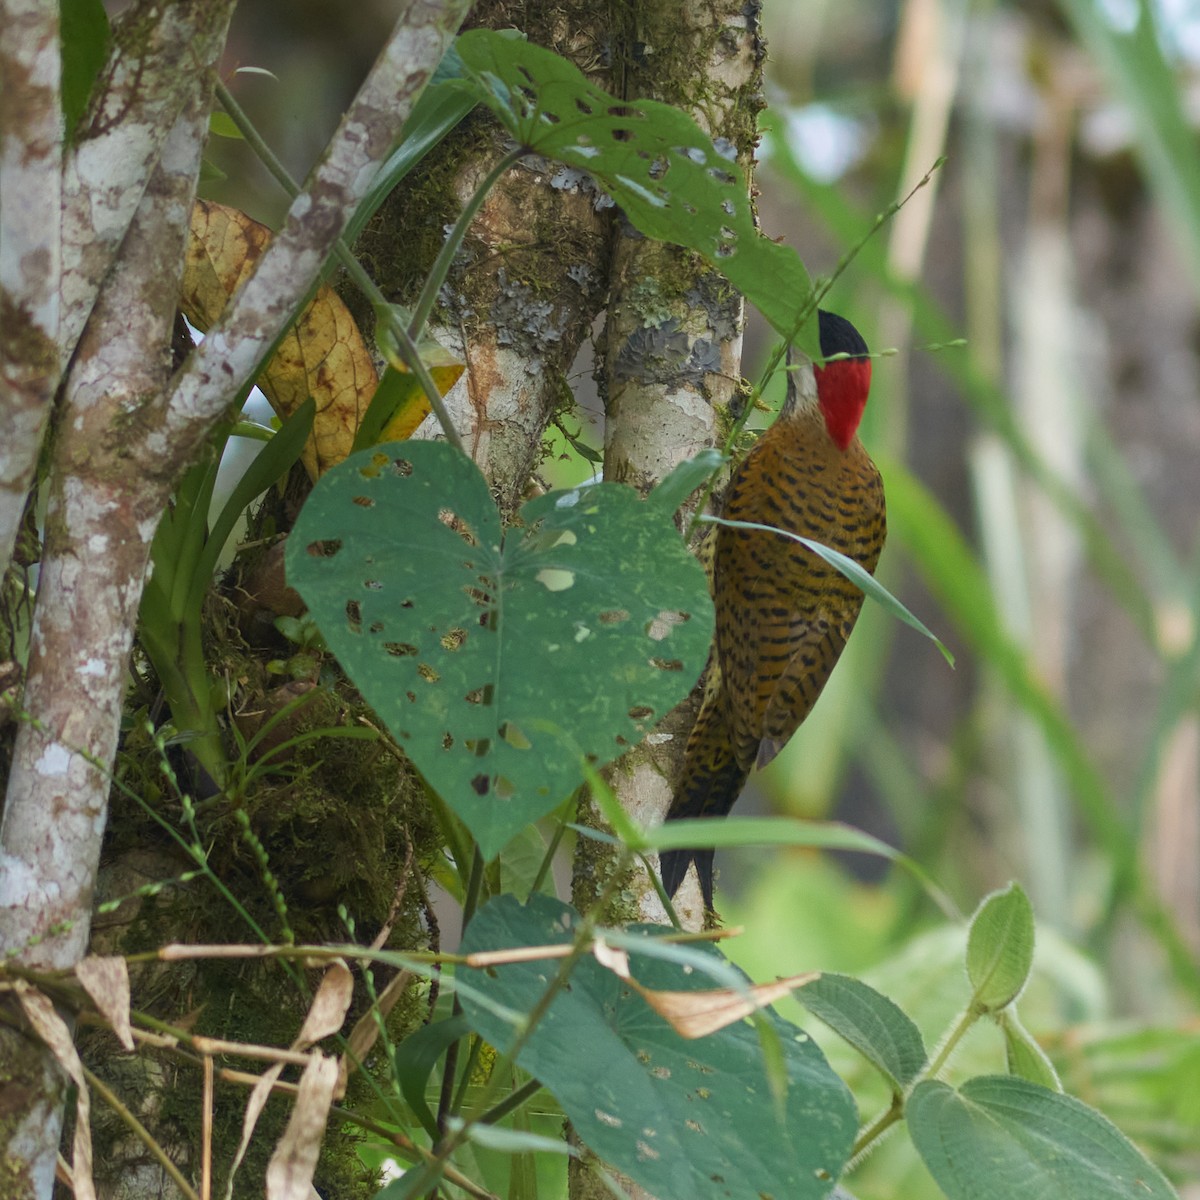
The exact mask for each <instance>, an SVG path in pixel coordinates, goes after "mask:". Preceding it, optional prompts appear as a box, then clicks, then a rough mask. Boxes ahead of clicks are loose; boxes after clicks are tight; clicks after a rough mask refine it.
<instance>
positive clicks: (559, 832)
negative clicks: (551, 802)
mask: <svg viewBox="0 0 1200 1200" xmlns="http://www.w3.org/2000/svg"><path fill="white" fill-rule="evenodd" d="M566 831H567V822H566V821H565V820H563V821H559V822H557V823H556V824H555V826H554V833H553V835H552V836H551V838H550V844H549V845H548V846H547V847H546V853H545V854H543V855H542V861H541V863H540V864H539V865H538V870H537V874H536V875H535V876H534V877H533V884H532V885H531V886H530V888H529V894H530V895H531V896H535V895H537V893H538V891H539V890H540V889H541V886H542V884H543V883H544V882H545V880H546V876H547V875H548V874H549V873H550V868H551V867H552V866H553V865H554V856H555V855H556V854H557V853H558V847H559V846H560V845H561V844H562V840H563V834H564V833H566Z"/></svg>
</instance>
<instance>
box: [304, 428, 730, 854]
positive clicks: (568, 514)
mask: <svg viewBox="0 0 1200 1200" xmlns="http://www.w3.org/2000/svg"><path fill="white" fill-rule="evenodd" d="M520 520H521V527H520V528H516V529H513V530H511V531H509V532H508V533H507V534H504V533H502V531H501V527H500V515H499V513H498V512H497V511H496V506H495V504H494V503H493V501H492V498H491V495H490V493H489V491H488V486H487V482H486V481H485V480H484V478H483V476H482V475H481V474H480V472H479V470H478V468H477V467H476V466H475V464H474V463H472V462H471V461H470V459H468V458H466V457H465V456H464V455H462V454H460V453H458V452H457V451H456V450H454V449H452V448H451V447H449V446H447V445H445V444H442V443H431V442H411V441H410V442H403V443H390V444H388V445H386V446H382V447H378V448H376V449H375V450H368V451H364V452H362V453H360V454H356V455H352V456H351V457H350V458H349V459H347V460H346V461H345V462H344V463H342V464H340V465H339V466H338V467H335V468H334V469H333V470H331V471H329V472H327V473H326V474H325V475H324V476H323V477H322V479H321V480H320V482H319V483H318V484H317V485H316V487H315V488H314V489H313V491H312V494H311V496H310V497H309V500H308V503H307V504H306V505H305V506H304V509H303V511H302V512H301V514H300V519H299V521H298V522H297V524H296V528H295V530H294V532H293V534H292V536H291V537H290V538H289V539H288V549H287V570H288V577H289V581H290V582H291V584H292V586H293V587H295V588H296V589H297V590H298V591H299V592H300V594H301V595H302V596H303V597H304V600H305V602H306V603H307V604H308V606H309V608H310V609H311V611H312V614H313V616H314V618H315V619H316V621H317V623H318V625H319V626H320V628H321V631H322V633H324V635H325V638H326V641H327V643H328V644H329V647H330V649H331V650H333V652H334V653H335V654H336V655H337V656H338V659H339V660H340V661H341V663H342V666H343V667H344V668H345V670H346V671H347V672H348V673H349V674H350V676H351V677H352V678H353V679H354V681H355V683H356V684H357V685H358V687H359V688H360V689H361V690H362V692H363V695H364V696H365V697H366V698H367V700H368V701H369V702H370V703H371V704H372V705H373V707H374V708H375V710H376V712H377V713H378V714H379V716H380V718H381V719H382V720H383V721H384V722H385V723H386V724H387V726H388V728H389V729H390V730H391V732H392V734H393V736H394V737H395V738H396V739H397V740H398V741H399V742H400V743H401V745H403V746H404V748H405V751H406V752H407V753H408V754H409V756H410V757H411V758H412V760H413V762H414V763H415V764H416V766H417V767H418V769H419V770H420V771H421V773H422V774H423V775H424V776H425V778H426V779H427V780H428V781H429V783H430V785H431V786H432V787H433V788H434V789H435V790H436V791H437V792H438V793H439V794H440V795H441V796H442V798H443V799H444V800H445V801H446V803H447V804H448V805H449V806H450V807H451V808H452V809H453V810H454V811H455V812H456V813H457V814H458V815H459V816H460V817H461V818H462V820H463V821H464V823H465V824H466V825H467V827H468V829H470V831H471V833H472V834H473V836H474V837H475V839H476V841H477V842H478V843H479V846H480V849H481V851H482V852H483V854H484V857H485V858H486V859H490V858H492V857H494V856H495V855H496V854H497V853H498V852H499V851H500V850H501V849H502V848H503V846H504V844H505V843H506V842H507V841H508V840H509V839H510V838H512V837H513V836H514V835H515V834H516V833H517V832H518V831H519V830H520V829H522V828H523V827H524V826H525V825H527V824H529V822H531V821H534V820H536V819H537V818H538V817H541V816H544V815H545V814H546V813H548V812H550V811H551V810H552V809H553V808H554V807H555V806H556V805H558V804H559V803H560V802H561V801H562V800H563V799H564V798H565V797H566V796H568V795H569V794H570V793H571V792H572V791H574V790H575V788H576V787H578V786H579V784H580V783H581V782H582V781H583V763H584V762H585V761H590V762H591V763H592V764H593V765H594V766H597V767H598V766H602V765H603V764H605V763H607V762H610V761H612V760H613V759H614V758H616V757H617V756H618V755H620V754H622V753H623V752H624V751H625V750H626V749H627V748H628V747H629V746H631V745H634V744H635V743H636V742H638V741H640V740H641V738H642V737H644V736H645V734H646V733H647V732H649V730H650V729H652V728H653V727H654V725H655V723H656V722H657V721H658V720H659V719H660V718H661V717H662V716H663V715H664V714H665V713H666V712H668V711H669V710H670V709H671V708H672V707H673V706H674V705H675V704H676V703H677V702H678V701H679V700H681V699H682V698H683V697H684V696H685V695H686V694H687V692H688V690H689V689H690V687H691V685H692V684H693V683H694V682H695V679H696V677H697V676H698V675H699V673H700V671H701V669H702V667H703V666H704V662H705V658H706V656H707V654H708V646H709V640H710V637H711V633H712V604H711V601H710V600H709V597H708V585H707V581H706V580H705V577H704V571H703V569H702V568H701V567H700V565H699V564H698V563H697V562H696V561H695V559H694V558H692V556H691V555H690V554H689V553H688V552H687V548H686V547H685V546H684V544H683V541H682V539H681V538H680V536H679V534H678V532H677V531H676V529H675V527H674V524H673V523H672V522H671V520H670V519H669V518H668V517H666V516H664V515H663V514H662V513H661V512H659V511H658V510H657V509H655V508H653V507H650V506H647V505H645V504H644V503H643V502H642V501H641V500H640V499H639V497H638V496H637V494H636V492H634V491H633V489H632V488H629V487H625V486H624V485H620V484H598V485H596V486H592V487H586V488H578V489H572V490H570V491H560V492H550V493H548V494H547V495H545V496H540V497H538V498H537V499H536V500H532V501H530V502H529V503H528V504H526V505H525V506H524V508H523V509H522V510H521V515H520Z"/></svg>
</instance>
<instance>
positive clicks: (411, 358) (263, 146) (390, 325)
mask: <svg viewBox="0 0 1200 1200" xmlns="http://www.w3.org/2000/svg"><path fill="white" fill-rule="evenodd" d="M216 95H217V99H218V101H220V104H221V107H222V108H223V109H224V110H225V112H226V113H227V114H228V115H229V119H230V120H231V121H232V122H233V123H234V124H235V125H236V126H237V128H238V132H239V133H240V134H241V135H242V137H243V138H245V140H246V144H247V145H248V146H249V147H250V149H251V150H253V151H254V153H255V154H256V155H257V156H258V159H259V161H260V162H261V163H262V164H263V166H264V167H266V168H267V171H268V172H269V173H270V174H271V176H272V177H273V178H274V179H275V181H276V182H277V183H278V184H279V186H280V187H281V188H283V190H284V191H285V192H286V193H287V195H288V198H289V199H293V200H294V199H295V198H296V196H298V195H299V194H300V185H299V184H297V183H296V181H295V180H294V179H293V178H292V177H291V175H290V174H289V173H288V170H287V168H286V167H285V166H284V165H283V163H282V162H280V161H279V159H278V158H277V157H276V156H275V153H274V151H273V150H272V149H271V147H270V146H268V145H267V143H266V142H265V141H264V140H263V138H262V136H261V134H259V132H258V130H257V129H255V127H254V123H253V122H252V121H251V120H250V118H249V117H248V116H247V115H246V113H245V111H244V110H243V109H242V107H241V105H240V104H238V102H237V101H236V100H235V99H234V98H233V96H232V94H231V93H230V91H229V89H228V88H227V87H226V86H225V84H224V83H222V82H221V81H220V80H218V81H217V87H216ZM489 179H490V176H489ZM487 186H488V187H490V186H491V184H490V183H488V185H487ZM474 200H475V197H472V202H473V201H474ZM480 203H482V199H480ZM470 207H471V206H470V205H468V208H470ZM478 207H479V205H478V204H476V205H475V207H474V209H472V212H473V213H474V212H475V211H477V210H478ZM465 211H466V210H464V212H465ZM464 233H465V230H464ZM451 236H453V234H452V235H451ZM459 241H460V242H461V241H462V237H461V236H460V237H459ZM444 249H445V248H444V247H443V251H444ZM333 252H334V254H335V255H336V256H337V259H338V261H339V262H340V263H341V264H342V266H343V267H345V269H346V274H347V275H349V276H350V278H351V279H352V280H353V281H354V283H355V285H356V286H357V287H358V288H359V290H360V291H361V292H362V293H363V295H364V296H366V298H367V299H368V300H370V302H371V304H372V305H373V306H374V308H375V312H376V313H377V314H378V317H379V320H380V321H381V323H382V324H383V325H384V326H385V328H386V329H387V331H388V332H389V333H390V334H391V335H392V336H393V337H394V338H395V339H396V345H397V348H398V349H399V351H400V357H401V358H402V359H403V360H404V362H405V364H406V365H407V366H408V368H409V370H410V371H412V373H413V374H414V375H415V376H416V377H417V382H418V383H420V385H421V387H422V388H423V389H424V392H425V396H426V399H428V401H429V407H430V408H431V409H432V410H433V413H434V416H436V417H437V419H438V423H439V424H440V425H441V427H442V432H443V433H444V434H445V435H446V440H447V441H448V442H449V443H450V444H451V445H452V446H453V447H454V448H455V449H456V450H460V451H462V452H463V453H464V454H465V453H466V450H465V449H464V447H463V443H462V439H461V438H460V437H459V435H458V430H457V429H455V427H454V422H453V421H452V420H451V419H450V412H449V410H448V409H447V408H446V406H445V404H443V403H442V394H441V392H439V391H438V388H437V384H436V383H434V382H433V376H432V375H430V374H429V370H428V368H427V367H426V366H425V364H424V362H423V361H422V360H421V356H420V354H419V353H418V352H417V349H416V346H415V345H414V339H413V338H412V337H410V336H409V333H408V330H407V329H406V328H405V327H404V325H403V323H402V322H401V321H400V320H399V319H398V318H397V317H396V316H395V314H394V310H393V308H392V305H391V304H389V303H388V300H387V297H386V296H384V294H383V293H382V292H381V291H380V290H379V288H378V287H377V286H376V284H375V281H374V280H373V279H372V278H371V277H370V275H368V274H367V272H366V271H365V270H364V269H363V267H362V264H361V263H360V262H359V261H358V259H356V258H355V257H354V254H353V253H352V252H351V250H350V247H349V246H347V245H346V243H345V242H344V241H343V240H342V239H341V238H338V240H337V243H336V244H335V245H334V250H333ZM440 261H441V255H439V256H438V262H440ZM436 265H437V264H436V263H435V267H436ZM426 285H427V286H428V280H427V281H426ZM438 287H439V288H440V287H441V283H440V282H439V283H438ZM422 295H424V292H422ZM434 295H435V296H436V295H437V291H436V289H435V291H434Z"/></svg>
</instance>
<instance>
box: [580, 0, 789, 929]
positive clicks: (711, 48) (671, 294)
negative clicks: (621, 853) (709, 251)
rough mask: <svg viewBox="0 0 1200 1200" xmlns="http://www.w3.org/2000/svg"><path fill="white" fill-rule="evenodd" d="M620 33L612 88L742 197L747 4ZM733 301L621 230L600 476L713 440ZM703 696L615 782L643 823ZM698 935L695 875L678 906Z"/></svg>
mask: <svg viewBox="0 0 1200 1200" xmlns="http://www.w3.org/2000/svg"><path fill="white" fill-rule="evenodd" d="M626 12H627V26H626V28H624V29H623V30H621V42H620V45H621V47H622V58H621V60H620V72H619V73H620V87H621V92H622V95H623V96H624V97H626V98H628V99H655V100H661V101H665V102H667V103H670V104H674V105H676V106H677V107H679V108H682V109H683V110H684V111H685V112H688V113H690V114H691V116H692V117H693V118H694V119H695V120H696V122H697V123H698V124H699V125H700V126H701V128H703V129H704V130H705V132H706V133H708V134H709V135H710V136H711V137H712V138H713V140H714V143H715V144H716V146H717V148H718V149H719V150H722V151H724V152H726V153H727V154H728V156H729V158H730V159H731V161H736V163H737V164H738V166H739V168H740V169H741V170H742V171H743V172H744V174H745V176H746V180H747V184H746V186H747V188H749V186H750V182H749V181H750V175H751V171H752V168H753V158H754V148H755V145H756V143H757V125H756V121H757V116H758V113H759V110H760V109H761V107H762V103H763V102H762V99H761V88H762V64H763V59H764V56H765V46H764V43H763V41H762V38H761V31H760V28H759V23H758V22H759V6H758V4H757V3H752V4H740V3H730V2H726V3H716V4H709V3H696V2H694V3H687V4H684V5H683V6H682V7H681V6H679V5H676V4H667V3H658V4H654V5H645V6H640V5H639V6H635V7H632V8H630V9H628V10H626ZM742 326H743V303H742V298H741V295H740V294H739V293H738V292H737V291H736V290H735V289H734V288H733V287H732V285H731V284H730V283H729V282H728V281H727V280H725V279H724V277H723V276H721V275H720V274H719V273H718V272H717V271H715V270H714V269H713V268H712V267H711V266H709V265H708V264H707V263H706V262H705V261H704V260H703V259H702V258H701V257H700V256H699V255H698V254H695V253H694V252H692V251H689V250H684V249H681V248H680V247H677V246H668V245H665V244H663V243H661V242H654V241H649V240H647V239H645V238H643V237H641V236H639V235H638V234H637V233H636V231H634V230H633V229H631V228H630V227H629V226H628V225H627V224H625V223H621V224H620V225H619V226H618V235H617V236H616V238H615V239H614V244H613V256H612V264H611V269H610V297H609V308H608V319H607V323H606V326H605V331H604V364H603V389H602V390H603V395H604V400H605V438H604V475H605V478H606V479H613V480H619V481H623V482H626V483H630V484H632V485H633V486H635V487H637V488H638V489H639V490H640V491H642V492H645V491H648V490H649V489H650V488H651V487H653V485H654V484H655V483H657V482H658V481H659V480H660V479H662V478H663V476H665V475H667V474H668V473H669V472H670V471H671V469H672V468H674V467H675V466H677V465H678V464H679V463H680V462H683V461H684V460H686V459H688V458H691V457H692V456H693V455H695V454H696V453H698V452H699V451H700V450H702V449H704V448H706V447H708V446H711V445H712V444H713V443H714V442H716V441H720V440H721V439H720V433H719V430H720V427H721V421H722V420H723V419H724V417H725V415H726V414H727V412H728V409H729V405H730V402H731V401H732V400H733V399H734V396H735V393H736V391H737V389H738V387H739V385H740V379H741V354H742ZM698 702H699V691H697V692H696V693H695V695H694V697H693V698H692V699H691V700H689V701H687V702H685V703H684V704H683V705H681V706H680V707H679V708H677V709H676V711H675V712H673V713H671V714H669V715H668V716H667V718H666V719H665V720H664V721H663V722H662V723H661V725H660V726H659V728H658V730H656V732H655V733H654V734H653V735H651V737H650V738H648V739H647V740H646V742H645V743H643V745H641V746H639V747H637V748H636V749H635V750H633V751H632V752H631V753H630V754H628V755H626V756H625V758H623V759H622V760H621V762H620V763H619V764H618V766H617V768H616V770H615V771H614V772H613V783H614V786H615V787H616V789H617V792H618V794H619V795H620V797H621V799H622V802H623V803H624V804H625V805H626V806H627V807H628V808H629V810H630V811H631V813H632V814H633V815H634V816H635V817H637V818H638V819H639V820H641V821H645V822H652V821H654V820H657V819H659V818H661V816H662V815H663V814H665V812H666V810H667V808H668V806H669V805H670V801H671V794H672V783H673V780H674V779H675V777H676V776H677V774H678V771H679V768H680V766H681V764H682V760H683V749H684V745H685V743H686V740H687V733H688V730H689V728H690V727H691V723H692V721H693V720H694V718H695V711H696V706H697V704H698ZM632 888H633V890H634V892H635V893H636V894H637V895H638V902H637V906H636V907H637V912H638V915H639V917H640V919H642V920H665V916H666V914H665V913H664V912H663V911H662V907H661V905H660V903H659V901H658V896H657V893H656V892H655V891H654V889H653V887H652V885H651V884H650V881H649V880H648V879H646V878H645V877H642V878H641V879H640V880H636V881H634V882H633V883H632ZM676 910H677V912H678V913H679V915H680V917H681V919H682V920H683V921H684V924H685V925H686V926H688V927H690V928H699V927H700V926H701V925H702V924H703V922H704V904H703V900H702V898H701V896H700V891H699V887H698V885H697V884H696V880H695V875H694V874H689V876H688V878H687V880H685V883H684V886H683V887H682V888H681V889H680V892H679V893H678V896H677V898H676Z"/></svg>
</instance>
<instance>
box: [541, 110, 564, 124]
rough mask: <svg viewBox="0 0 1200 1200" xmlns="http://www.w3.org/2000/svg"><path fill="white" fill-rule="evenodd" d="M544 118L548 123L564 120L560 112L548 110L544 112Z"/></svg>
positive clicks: (557, 122)
mask: <svg viewBox="0 0 1200 1200" xmlns="http://www.w3.org/2000/svg"><path fill="white" fill-rule="evenodd" d="M542 120H543V121H545V122H546V124H547V125H558V124H559V123H560V122H561V121H562V117H560V116H559V115H558V113H552V112H548V111H547V112H543V113H542Z"/></svg>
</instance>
